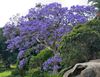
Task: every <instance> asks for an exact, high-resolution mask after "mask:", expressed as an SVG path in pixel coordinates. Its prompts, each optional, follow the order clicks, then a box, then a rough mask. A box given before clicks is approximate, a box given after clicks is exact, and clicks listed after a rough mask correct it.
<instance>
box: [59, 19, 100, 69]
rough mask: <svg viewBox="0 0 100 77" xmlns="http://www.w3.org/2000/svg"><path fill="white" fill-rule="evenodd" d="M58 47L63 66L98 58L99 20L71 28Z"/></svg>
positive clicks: (99, 51)
mask: <svg viewBox="0 0 100 77" xmlns="http://www.w3.org/2000/svg"><path fill="white" fill-rule="evenodd" d="M60 49H61V55H62V58H63V62H62V65H64V67H68V66H70V65H74V64H76V63H77V62H84V61H88V60H90V59H95V58H100V55H98V53H99V54H100V20H92V21H90V22H88V23H86V24H83V25H79V26H77V27H75V28H73V30H72V31H71V32H70V33H69V34H67V35H65V36H64V37H63V38H62V42H61V46H60Z"/></svg>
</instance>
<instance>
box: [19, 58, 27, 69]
mask: <svg viewBox="0 0 100 77" xmlns="http://www.w3.org/2000/svg"><path fill="white" fill-rule="evenodd" d="M25 64H26V59H22V60H20V62H19V65H18V67H19V69H23V68H24V66H25Z"/></svg>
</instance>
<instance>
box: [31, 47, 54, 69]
mask: <svg viewBox="0 0 100 77" xmlns="http://www.w3.org/2000/svg"><path fill="white" fill-rule="evenodd" d="M52 55H53V54H52V51H50V50H49V49H48V48H46V49H44V50H42V51H40V53H39V54H37V55H36V56H32V57H31V59H30V68H31V67H32V68H36V67H38V66H39V67H41V66H42V64H43V62H44V61H46V60H47V59H48V58H49V57H51V56H52Z"/></svg>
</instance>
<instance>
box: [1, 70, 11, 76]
mask: <svg viewBox="0 0 100 77" xmlns="http://www.w3.org/2000/svg"><path fill="white" fill-rule="evenodd" d="M10 75H11V71H4V72H0V77H7V76H10Z"/></svg>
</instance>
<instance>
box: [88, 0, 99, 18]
mask: <svg viewBox="0 0 100 77" xmlns="http://www.w3.org/2000/svg"><path fill="white" fill-rule="evenodd" d="M88 2H89V3H90V2H92V3H91V5H93V6H95V7H97V8H98V12H97V18H98V17H99V18H100V0H88Z"/></svg>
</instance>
